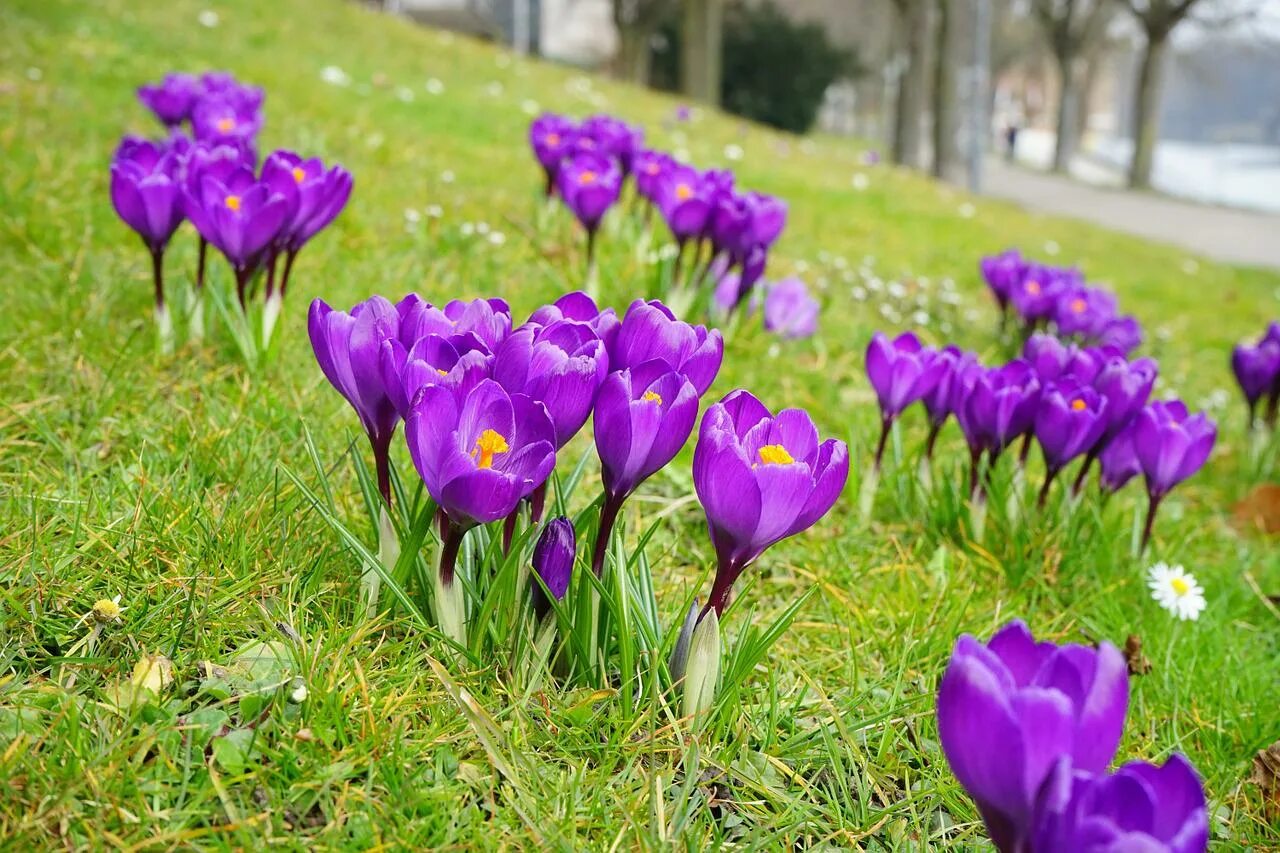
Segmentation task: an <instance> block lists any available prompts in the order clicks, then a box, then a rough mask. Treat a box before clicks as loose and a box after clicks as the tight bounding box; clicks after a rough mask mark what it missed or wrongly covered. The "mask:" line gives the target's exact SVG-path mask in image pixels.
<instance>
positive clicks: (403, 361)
mask: <svg viewBox="0 0 1280 853" xmlns="http://www.w3.org/2000/svg"><path fill="white" fill-rule="evenodd" d="M401 337H402V338H403V333H402V336H401ZM492 367H493V356H492V355H491V354H490V353H489V351H488V349H486V348H485V347H484V345H483V344H481V343H480V341H479V339H478V338H476V337H475V336H474V335H455V336H453V337H443V336H441V335H427V336H425V337H422V338H419V339H418V340H416V341H415V342H414V343H413V345H412V346H410V347H407V348H406V347H405V345H404V343H403V341H402V340H395V339H394V338H392V339H388V340H386V341H383V343H382V349H381V351H380V352H379V361H378V369H379V372H380V373H381V376H382V384H383V387H384V388H385V389H386V392H387V396H388V397H389V398H390V399H391V403H392V405H393V406H395V408H396V411H397V412H399V413H400V416H401V417H402V418H408V417H409V411H410V409H411V407H412V405H413V401H414V398H415V397H417V395H418V392H419V391H421V390H422V389H423V388H425V387H426V386H428V385H443V386H445V387H447V388H450V389H453V390H454V391H455V392H457V393H459V394H466V393H469V392H470V391H471V389H473V388H475V387H476V386H477V385H479V384H480V382H481V381H482V380H484V379H488V378H490V372H491V370H492Z"/></svg>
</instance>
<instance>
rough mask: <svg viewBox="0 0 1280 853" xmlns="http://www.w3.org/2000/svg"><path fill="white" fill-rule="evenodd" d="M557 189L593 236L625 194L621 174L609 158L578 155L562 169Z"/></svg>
mask: <svg viewBox="0 0 1280 853" xmlns="http://www.w3.org/2000/svg"><path fill="white" fill-rule="evenodd" d="M556 186H557V187H558V188H559V190H560V197H561V198H562V199H564V203H565V205H567V206H568V208H569V210H571V211H572V212H573V215H574V216H576V217H577V218H578V221H579V222H581V223H582V227H584V228H586V229H587V233H588V234H592V235H593V234H595V231H596V229H597V228H598V227H599V226H600V220H601V219H603V218H604V215H605V213H606V212H607V211H608V210H609V208H610V207H612V206H613V203H614V202H616V201H617V200H618V194H619V193H620V192H621V191H622V172H621V171H620V170H619V169H618V166H617V164H616V163H615V162H614V161H613V160H612V159H610V158H608V157H603V156H600V155H598V154H589V153H583V154H576V155H574V156H573V157H571V158H569V159H567V160H566V161H565V162H564V164H563V165H562V166H561V167H560V171H559V172H558V173H557V176H556Z"/></svg>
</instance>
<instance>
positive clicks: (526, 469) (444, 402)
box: [405, 379, 556, 587]
mask: <svg viewBox="0 0 1280 853" xmlns="http://www.w3.org/2000/svg"><path fill="white" fill-rule="evenodd" d="M405 438H406V439H407V441H408V444H409V456H410V457H411V458H412V459H413V465H414V467H415V468H417V470H418V475H419V476H421V477H422V482H423V483H424V484H425V485H426V487H427V493H428V494H430V495H431V498H432V499H433V500H434V501H435V502H436V503H437V504H438V505H439V507H440V509H441V510H443V511H444V514H445V517H446V518H447V520H448V524H447V526H446V529H445V534H444V541H443V544H442V546H441V553H440V581H441V583H442V584H443V585H444V586H445V587H449V586H452V584H453V570H454V566H455V564H456V561H457V556H458V548H459V546H460V545H461V544H462V537H463V534H465V533H466V531H467V530H469V529H470V528H471V527H474V526H475V525H476V524H487V523H489V522H491V521H497V520H498V519H500V518H505V517H506V516H508V515H510V514H511V513H512V511H513V510H515V508H516V506H517V504H519V503H520V501H521V500H523V499H524V498H526V497H528V496H529V495H530V494H532V492H533V490H534V489H535V488H537V487H538V486H539V485H541V484H542V483H543V482H545V481H546V479H547V477H548V476H549V475H550V474H551V470H552V468H554V467H555V463H556V450H555V427H554V426H553V425H552V423H551V416H550V415H548V414H547V409H546V406H544V405H542V404H541V403H539V402H537V401H536V400H533V399H531V398H529V397H527V396H525V395H524V394H508V393H507V392H506V391H505V390H503V388H502V386H501V385H499V384H498V383H497V382H494V381H493V380H491V379H485V380H483V381H482V382H480V384H479V385H477V386H476V387H475V388H474V389H472V390H471V391H470V392H469V393H467V394H458V393H457V392H455V391H454V390H452V389H450V388H446V387H444V386H442V385H428V386H426V387H425V388H423V389H422V390H421V391H420V392H419V393H418V397H417V399H416V400H415V401H414V403H413V407H412V409H411V411H410V413H409V418H408V419H407V420H406V421H405Z"/></svg>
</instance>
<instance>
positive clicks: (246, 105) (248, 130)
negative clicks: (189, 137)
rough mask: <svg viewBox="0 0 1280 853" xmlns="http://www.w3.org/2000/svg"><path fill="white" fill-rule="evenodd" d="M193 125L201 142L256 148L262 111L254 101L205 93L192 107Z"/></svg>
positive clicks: (192, 127)
mask: <svg viewBox="0 0 1280 853" xmlns="http://www.w3.org/2000/svg"><path fill="white" fill-rule="evenodd" d="M191 129H192V133H193V135H194V136H195V138H196V141H198V142H203V143H206V144H210V145H218V144H231V145H237V146H240V145H243V146H247V147H249V148H253V146H254V142H255V140H256V139H257V137H258V132H259V131H261V130H262V113H261V112H260V110H259V109H258V107H257V106H253V105H252V102H251V101H245V100H237V99H235V98H230V97H203V98H200V99H199V100H198V101H196V104H195V107H194V108H193V109H192V111H191Z"/></svg>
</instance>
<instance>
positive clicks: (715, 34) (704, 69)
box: [680, 0, 724, 105]
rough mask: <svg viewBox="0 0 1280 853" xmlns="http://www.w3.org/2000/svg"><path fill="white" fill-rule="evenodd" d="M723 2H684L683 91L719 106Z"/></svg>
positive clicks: (681, 73)
mask: <svg viewBox="0 0 1280 853" xmlns="http://www.w3.org/2000/svg"><path fill="white" fill-rule="evenodd" d="M723 23H724V0H684V25H683V27H682V29H681V32H680V42H681V62H680V88H681V89H682V90H683V91H684V93H685V94H686V95H688V96H689V97H691V98H693V99H695V100H698V101H702V102H703V103H707V104H712V105H716V104H719V103H720V44H721V35H722V33H721V31H722V28H723Z"/></svg>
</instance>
